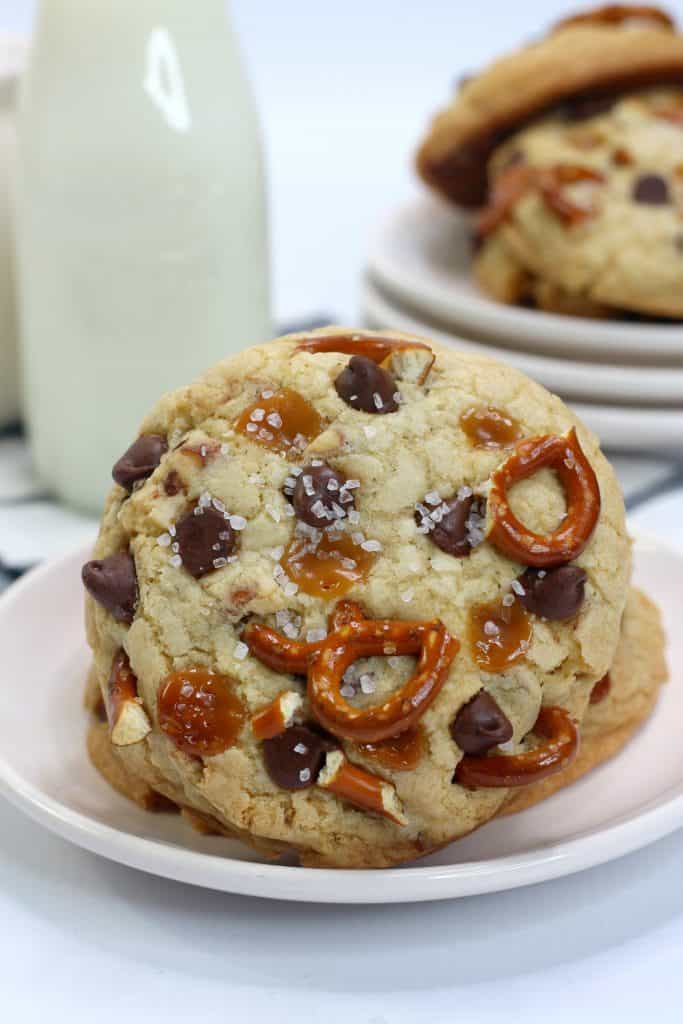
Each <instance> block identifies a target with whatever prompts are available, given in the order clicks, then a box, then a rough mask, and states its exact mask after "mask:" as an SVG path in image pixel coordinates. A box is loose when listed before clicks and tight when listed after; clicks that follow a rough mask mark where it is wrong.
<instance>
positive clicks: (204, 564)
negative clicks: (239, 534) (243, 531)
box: [175, 505, 236, 579]
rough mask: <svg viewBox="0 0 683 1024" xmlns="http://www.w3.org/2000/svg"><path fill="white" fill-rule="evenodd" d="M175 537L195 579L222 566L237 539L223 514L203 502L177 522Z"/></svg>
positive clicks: (181, 554)
mask: <svg viewBox="0 0 683 1024" xmlns="http://www.w3.org/2000/svg"><path fill="white" fill-rule="evenodd" d="M175 539H176V541H177V544H178V554H179V555H180V557H181V558H182V561H183V566H184V567H185V568H186V569H187V571H188V572H189V573H190V575H192V576H194V578H195V579H199V578H200V576H205V575H206V574H207V573H208V572H213V571H214V569H218V568H220V566H221V564H224V563H223V561H222V560H223V559H225V558H227V557H228V556H229V555H230V554H231V553H232V550H233V548H234V547H235V542H236V538H235V531H234V530H233V528H232V527H231V526H230V523H229V522H228V520H227V519H225V517H224V516H223V513H222V512H218V511H217V509H215V508H212V507H211V506H209V507H208V508H201V506H199V505H197V506H195V508H194V509H193V510H192V512H190V513H189V514H188V515H186V516H185V518H184V519H181V520H180V522H178V523H176V532H175ZM216 563H218V564H216Z"/></svg>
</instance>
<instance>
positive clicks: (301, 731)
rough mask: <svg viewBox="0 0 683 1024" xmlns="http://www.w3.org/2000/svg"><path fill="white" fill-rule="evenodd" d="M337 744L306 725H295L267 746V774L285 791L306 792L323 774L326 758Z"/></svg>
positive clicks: (264, 752)
mask: <svg viewBox="0 0 683 1024" xmlns="http://www.w3.org/2000/svg"><path fill="white" fill-rule="evenodd" d="M335 747H336V743H335V742H334V741H333V740H332V739H330V738H328V737H327V736H321V735H320V734H319V733H317V732H313V730H312V729H309V728H307V726H305V725H292V726H290V728H289V729H286V730H285V732H283V733H280V735H279V736H273V738H272V739H269V740H264V742H263V760H264V762H265V766H266V771H267V772H268V774H269V776H270V777H271V779H272V780H273V782H274V783H275V785H276V786H280V787H281V788H282V789H306V787H307V786H312V785H313V784H314V783H315V780H316V779H317V778H318V775H319V774H320V769H321V768H322V766H323V762H324V760H325V754H326V752H327V751H329V750H334V749H335Z"/></svg>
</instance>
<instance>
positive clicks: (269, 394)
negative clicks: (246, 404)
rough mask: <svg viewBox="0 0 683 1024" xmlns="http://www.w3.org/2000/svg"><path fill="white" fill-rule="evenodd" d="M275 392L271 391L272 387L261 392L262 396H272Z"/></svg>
mask: <svg viewBox="0 0 683 1024" xmlns="http://www.w3.org/2000/svg"><path fill="white" fill-rule="evenodd" d="M274 394H275V392H274V391H271V390H270V388H267V389H266V390H265V391H262V392H261V398H272V397H273V395H274Z"/></svg>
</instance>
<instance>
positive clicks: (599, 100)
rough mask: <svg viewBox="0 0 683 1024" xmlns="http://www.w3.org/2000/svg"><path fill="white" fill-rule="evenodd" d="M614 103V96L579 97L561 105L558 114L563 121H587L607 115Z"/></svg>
mask: <svg viewBox="0 0 683 1024" xmlns="http://www.w3.org/2000/svg"><path fill="white" fill-rule="evenodd" d="M615 103H616V97H615V96H579V97H577V98H576V99H571V100H567V102H566V103H563V104H562V106H561V107H560V108H559V113H560V115H561V116H562V117H563V118H564V119H565V121H587V120H588V119H589V118H591V117H598V116H599V115H600V114H607V113H609V111H610V110H611V109H612V107H613V106H614V104H615Z"/></svg>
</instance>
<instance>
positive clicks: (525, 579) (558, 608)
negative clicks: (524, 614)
mask: <svg viewBox="0 0 683 1024" xmlns="http://www.w3.org/2000/svg"><path fill="white" fill-rule="evenodd" d="M518 582H519V583H520V584H521V586H522V587H523V588H524V593H523V594H517V600H518V601H519V602H520V604H521V605H523V606H524V608H526V610H527V611H528V612H532V614H533V615H538V616H540V617H542V618H544V619H553V620H556V621H558V622H561V621H563V620H564V619H571V618H572V616H573V615H576V613H577V612H578V610H579V608H580V607H581V605H582V604H583V599H584V597H585V589H586V574H585V572H584V571H583V569H579V567H578V566H576V565H560V566H558V567H557V568H556V569H527V570H526V572H523V573H522V575H521V576H520V577H519V580H518Z"/></svg>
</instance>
